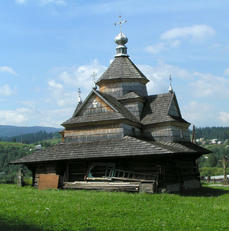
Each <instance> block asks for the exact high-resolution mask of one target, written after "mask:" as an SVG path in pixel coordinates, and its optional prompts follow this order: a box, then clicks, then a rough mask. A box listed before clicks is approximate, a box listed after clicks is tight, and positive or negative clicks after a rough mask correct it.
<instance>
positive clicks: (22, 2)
mask: <svg viewBox="0 0 229 231" xmlns="http://www.w3.org/2000/svg"><path fill="white" fill-rule="evenodd" d="M26 2H27V0H16V3H18V4H25V3H26Z"/></svg>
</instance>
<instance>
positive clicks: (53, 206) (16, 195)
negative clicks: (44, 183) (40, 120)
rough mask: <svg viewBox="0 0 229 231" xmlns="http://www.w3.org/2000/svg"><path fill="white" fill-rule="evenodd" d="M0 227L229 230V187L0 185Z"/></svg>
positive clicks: (40, 230)
mask: <svg viewBox="0 0 229 231" xmlns="http://www.w3.org/2000/svg"><path fill="white" fill-rule="evenodd" d="M0 230H1V231H5V230H6V231H10V230H14V231H22V230H23V231H27V230H32V231H35V230H36V231H43V230H53V231H54V230H62V231H63V230H66V231H72V230H79V231H115V230H117V231H127V230H131V231H132V230H139V231H140V230H141V231H148V230H149V231H152V230H153V231H154V230H160V231H163V230H169V231H170V230H172V231H179V230H182V231H188V230H206V231H211V230H212V231H219V230H224V231H226V230H229V188H222V187H221V188H220V189H212V188H206V187H204V188H203V189H202V190H201V191H199V192H193V193H192V194H191V193H190V194H189V195H187V194H186V195H174V194H157V195H150V194H129V193H118V192H97V191H67V190H65V191H64V190H47V191H38V190H36V189H33V188H31V187H25V188H19V187H17V186H15V185H0Z"/></svg>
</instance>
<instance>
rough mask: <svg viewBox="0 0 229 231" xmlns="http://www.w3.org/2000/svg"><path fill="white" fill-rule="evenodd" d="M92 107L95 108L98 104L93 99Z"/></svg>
mask: <svg viewBox="0 0 229 231" xmlns="http://www.w3.org/2000/svg"><path fill="white" fill-rule="evenodd" d="M92 105H93V108H96V107H97V105H98V102H97V101H96V100H95V99H94V100H93V102H92Z"/></svg>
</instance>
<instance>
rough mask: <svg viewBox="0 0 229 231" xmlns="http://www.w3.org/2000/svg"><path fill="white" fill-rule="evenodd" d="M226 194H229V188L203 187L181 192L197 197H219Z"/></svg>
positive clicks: (184, 194) (182, 194)
mask: <svg viewBox="0 0 229 231" xmlns="http://www.w3.org/2000/svg"><path fill="white" fill-rule="evenodd" d="M224 194H229V191H228V190H224V189H218V188H211V187H206V186H204V187H201V188H199V189H193V190H187V191H183V192H181V193H179V195H181V196H197V197H201V196H202V197H218V196H222V195H224Z"/></svg>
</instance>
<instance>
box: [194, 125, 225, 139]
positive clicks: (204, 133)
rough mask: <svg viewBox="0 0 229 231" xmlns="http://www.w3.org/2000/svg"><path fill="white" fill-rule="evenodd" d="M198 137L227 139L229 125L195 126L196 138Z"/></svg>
mask: <svg viewBox="0 0 229 231" xmlns="http://www.w3.org/2000/svg"><path fill="white" fill-rule="evenodd" d="M191 132H192V131H191ZM199 138H204V139H218V140H226V139H229V127H205V128H196V139H199Z"/></svg>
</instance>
